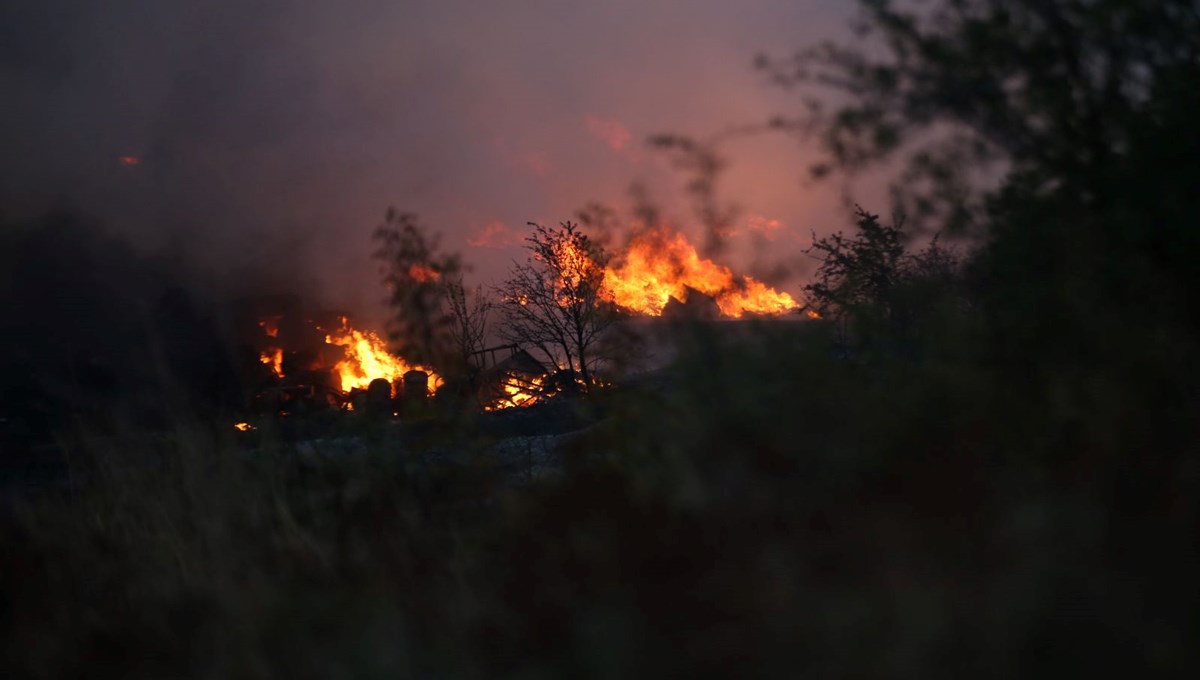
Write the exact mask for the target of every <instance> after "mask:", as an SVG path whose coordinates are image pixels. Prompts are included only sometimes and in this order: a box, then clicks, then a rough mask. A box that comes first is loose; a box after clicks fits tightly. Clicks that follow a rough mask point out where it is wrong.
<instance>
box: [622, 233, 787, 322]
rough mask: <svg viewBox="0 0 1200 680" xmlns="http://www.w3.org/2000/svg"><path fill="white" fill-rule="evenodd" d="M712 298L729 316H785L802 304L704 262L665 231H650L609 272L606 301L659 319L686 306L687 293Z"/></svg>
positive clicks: (681, 240) (681, 239)
mask: <svg viewBox="0 0 1200 680" xmlns="http://www.w3.org/2000/svg"><path fill="white" fill-rule="evenodd" d="M688 288H692V289H694V290H698V291H700V292H701V293H704V294H705V295H709V296H711V297H713V298H714V299H715V300H716V301H717V306H718V307H719V308H720V309H721V314H722V315H724V316H728V317H732V318H735V319H736V318H739V317H741V316H743V315H745V314H746V313H752V314H781V313H783V312H787V311H791V310H792V309H795V308H796V307H797V306H798V305H797V303H796V300H795V299H793V298H792V296H791V295H788V294H787V293H783V292H780V291H777V290H775V289H773V288H771V287H770V286H767V285H766V284H764V283H762V282H761V281H758V280H756V279H753V278H751V277H749V276H743V277H742V280H741V281H740V282H738V281H736V280H735V278H734V275H733V272H732V271H730V269H729V268H728V267H725V266H723V265H719V264H717V263H716V262H713V261H712V260H709V259H704V258H701V257H700V255H699V253H697V252H696V248H695V247H693V246H692V244H691V243H689V242H688V240H687V237H686V236H684V235H683V234H682V233H679V232H672V231H671V229H670V228H669V227H666V226H663V227H659V228H657V229H651V230H648V231H646V232H644V233H642V234H640V235H639V236H638V237H636V238H635V239H634V240H633V242H632V243H631V244H630V245H629V248H628V249H627V250H626V251H625V252H624V253H622V254H621V255H620V256H619V257H618V258H617V259H616V260H615V262H614V264H613V265H610V266H609V267H608V268H607V269H605V271H604V291H605V295H606V297H608V298H609V299H610V300H611V301H612V302H614V303H616V304H617V305H619V306H621V307H624V308H626V309H630V310H633V311H635V312H640V313H642V314H648V315H650V316H660V315H661V314H662V313H663V309H664V308H665V307H666V306H667V302H668V301H669V300H670V299H671V298H675V299H676V300H679V301H681V302H686V301H687V289H688Z"/></svg>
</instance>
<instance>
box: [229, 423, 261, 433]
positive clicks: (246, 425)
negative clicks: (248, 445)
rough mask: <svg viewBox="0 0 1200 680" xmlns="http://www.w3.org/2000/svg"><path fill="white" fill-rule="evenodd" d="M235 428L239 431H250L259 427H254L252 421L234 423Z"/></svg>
mask: <svg viewBox="0 0 1200 680" xmlns="http://www.w3.org/2000/svg"><path fill="white" fill-rule="evenodd" d="M233 429H235V430H237V431H238V432H249V431H251V430H257V429H258V428H257V427H254V426H253V425H251V424H250V423H234V424H233Z"/></svg>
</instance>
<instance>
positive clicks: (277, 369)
mask: <svg viewBox="0 0 1200 680" xmlns="http://www.w3.org/2000/svg"><path fill="white" fill-rule="evenodd" d="M258 360H259V362H261V363H263V364H266V365H268V366H270V367H271V372H272V373H274V374H275V377H277V378H282V377H283V350H282V349H279V348H278V347H277V348H275V349H273V350H271V351H268V352H263V353H262V354H260V355H258Z"/></svg>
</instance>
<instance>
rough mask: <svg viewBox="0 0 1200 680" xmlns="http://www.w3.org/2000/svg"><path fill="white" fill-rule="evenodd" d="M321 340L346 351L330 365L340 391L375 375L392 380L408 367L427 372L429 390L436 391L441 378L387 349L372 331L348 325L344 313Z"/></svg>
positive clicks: (362, 385)
mask: <svg viewBox="0 0 1200 680" xmlns="http://www.w3.org/2000/svg"><path fill="white" fill-rule="evenodd" d="M325 342H327V343H329V344H330V345H338V346H340V347H341V348H342V349H343V351H345V353H346V358H345V359H343V360H342V361H339V362H338V363H337V365H336V366H334V370H336V371H337V373H338V376H339V377H340V379H341V389H342V391H343V392H349V391H350V390H351V389H354V388H358V389H366V388H367V386H368V385H370V384H371V381H372V380H376V379H378V378H383V379H385V380H387V381H388V382H390V383H394V382H395V381H396V380H398V379H401V378H403V377H404V374H405V373H407V372H409V371H425V373H427V374H429V391H430V392H435V391H437V388H438V386H440V384H441V382H442V379H441V378H440V377H439V376H438V375H437V374H436V373H434V372H433V371H431V370H430V369H428V368H425V367H423V366H417V365H414V364H410V363H408V362H406V361H405V360H403V359H401V358H399V357H397V356H395V355H393V354H391V353H389V352H388V351H387V343H385V342H384V341H383V340H382V339H380V337H379V336H378V335H376V334H375V333H373V332H371V331H360V330H357V329H354V328H351V327H350V326H349V325H348V324H347V323H346V319H345V318H344V317H343V318H342V327H341V328H340V329H338V330H337V331H335V332H333V333H330V334H328V335H326V336H325Z"/></svg>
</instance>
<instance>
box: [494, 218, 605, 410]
mask: <svg viewBox="0 0 1200 680" xmlns="http://www.w3.org/2000/svg"><path fill="white" fill-rule="evenodd" d="M530 226H532V227H533V228H534V233H533V235H532V236H530V237H529V238H527V239H526V242H527V243H528V245H527V246H526V248H527V249H528V250H529V257H528V258H527V259H526V261H525V262H523V263H521V262H516V263H514V264H513V267H512V269H511V270H510V272H509V278H508V279H507V280H506V281H505V282H504V283H503V284H502V285H501V286H500V287H499V289H498V291H497V292H498V295H499V298H500V308H501V311H502V314H503V321H502V323H501V327H500V333H501V334H502V335H503V337H505V338H506V339H507V340H509V341H510V342H514V343H517V344H520V345H523V346H527V347H531V348H533V349H535V350H536V351H538V352H539V353H541V354H542V356H543V357H544V358H545V359H546V360H547V361H549V362H550V363H551V364H552V365H554V366H556V367H558V368H559V369H562V370H571V371H574V372H575V374H576V375H577V376H578V377H579V379H580V381H581V382H582V384H583V385H584V386H585V387H588V386H591V385H593V384H594V382H595V377H596V376H595V373H594V371H595V369H596V366H597V365H598V363H599V362H600V361H601V360H602V359H603V358H604V357H603V356H601V354H600V353H598V352H597V351H596V349H597V347H598V346H599V345H598V343H599V341H600V340H601V336H602V334H603V332H604V330H605V329H607V328H608V327H609V326H611V325H612V323H613V322H614V321H615V320H616V314H615V311H614V310H613V308H612V306H611V305H610V304H609V303H608V302H606V301H605V300H603V299H602V298H601V295H600V292H601V285H602V284H603V280H604V264H605V255H604V252H603V250H602V249H601V248H599V247H598V246H597V245H596V244H594V243H593V242H592V241H591V240H590V239H589V238H588V237H587V235H586V234H584V233H583V232H582V231H581V230H580V229H579V225H578V224H575V223H573V222H570V221H567V222H563V223H561V224H560V225H559V226H558V227H555V228H549V227H545V226H543V225H540V224H535V223H532V222H531V223H530Z"/></svg>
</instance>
